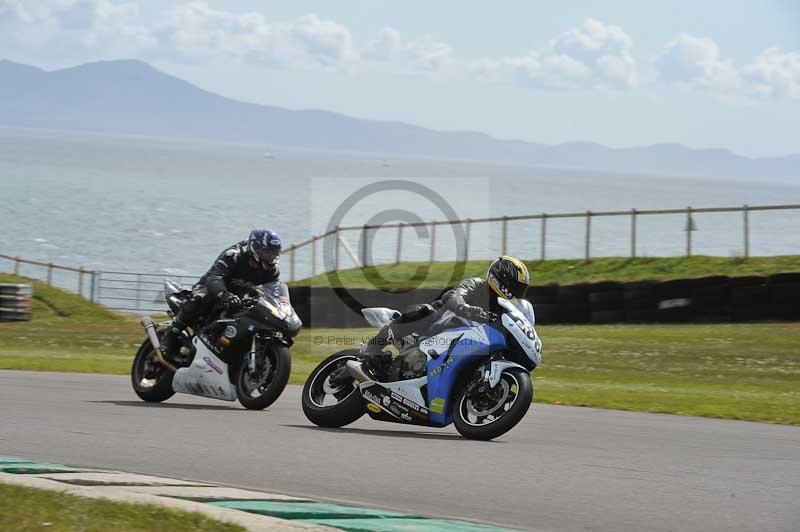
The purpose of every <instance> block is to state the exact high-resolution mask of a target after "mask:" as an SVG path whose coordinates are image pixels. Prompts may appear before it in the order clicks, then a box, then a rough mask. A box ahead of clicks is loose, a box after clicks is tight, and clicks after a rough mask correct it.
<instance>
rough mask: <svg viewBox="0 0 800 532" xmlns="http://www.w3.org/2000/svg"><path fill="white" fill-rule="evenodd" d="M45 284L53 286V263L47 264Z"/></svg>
mask: <svg viewBox="0 0 800 532" xmlns="http://www.w3.org/2000/svg"><path fill="white" fill-rule="evenodd" d="M47 284H53V263H52V262H49V263H47Z"/></svg>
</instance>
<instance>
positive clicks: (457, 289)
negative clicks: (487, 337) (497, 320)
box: [442, 277, 500, 321]
mask: <svg viewBox="0 0 800 532" xmlns="http://www.w3.org/2000/svg"><path fill="white" fill-rule="evenodd" d="M442 306H443V308H444V309H446V310H452V311H453V312H454V313H455V314H458V315H459V316H461V317H464V318H467V319H468V320H473V321H485V317H486V313H487V312H492V313H495V314H496V313H497V312H498V311H499V310H500V305H498V304H497V294H496V293H495V292H494V290H492V288H491V287H490V286H489V283H487V282H486V279H481V278H480V277H472V278H470V279H464V280H463V281H461V282H460V283H458V284H457V285H456V286H454V287H453V288H452V289H451V290H448V291H447V292H445V293H444V295H442Z"/></svg>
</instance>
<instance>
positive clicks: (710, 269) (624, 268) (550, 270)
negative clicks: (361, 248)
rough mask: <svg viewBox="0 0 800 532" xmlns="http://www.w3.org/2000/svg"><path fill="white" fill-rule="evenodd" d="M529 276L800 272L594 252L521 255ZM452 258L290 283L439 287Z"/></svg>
mask: <svg viewBox="0 0 800 532" xmlns="http://www.w3.org/2000/svg"><path fill="white" fill-rule="evenodd" d="M525 264H526V265H527V266H528V268H529V269H530V271H531V278H532V279H533V282H534V283H535V284H537V285H541V284H549V283H559V284H575V283H583V282H595V281H639V280H645V279H649V280H656V281H665V280H669V279H688V278H696V277H704V276H707V275H729V276H741V275H771V274H774V273H783V272H800V255H784V256H778V257H750V258H748V259H744V258H726V257H708V256H702V255H698V256H694V257H661V258H636V259H630V258H620V257H611V258H599V259H593V260H591V261H589V262H586V261H584V260H582V259H563V260H546V261H536V260H526V261H525ZM454 266H455V265H454V263H452V262H434V263H432V264H428V263H417V262H403V263H400V264H386V265H379V266H369V267H367V268H361V269H359V268H353V269H349V270H341V271H339V272H338V278H334V277H331V278H330V279H329V278H328V276H327V275H325V274H322V275H317V276H315V277H311V278H308V279H304V280H301V281H297V282H296V283H293V284H294V285H297V286H330V285H334V286H346V287H348V288H373V287H378V288H390V289H395V290H399V289H406V288H410V287H421V288H444V287H447V286H449V285H450V284H452V283H451V280H450V276H451V275H452V274H453V270H454ZM488 267H489V261H468V262H466V263H465V264H464V273H463V277H474V276H479V277H482V276H484V275H485V274H486V269H487V268H488Z"/></svg>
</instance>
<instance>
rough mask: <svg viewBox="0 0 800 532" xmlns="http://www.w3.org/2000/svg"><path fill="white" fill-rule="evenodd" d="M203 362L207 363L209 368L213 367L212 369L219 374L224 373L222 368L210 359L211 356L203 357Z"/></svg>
mask: <svg viewBox="0 0 800 532" xmlns="http://www.w3.org/2000/svg"><path fill="white" fill-rule="evenodd" d="M203 362H205V363H206V364H207V365H208V367H209V368H211V369H213V370H214V371H216V372H217V373H219V374H220V375H222V374H223V373H224V371H223V369H222V368H221V367H219V366H217V365H216V364H215V363H214V361H213V360H211V357H203Z"/></svg>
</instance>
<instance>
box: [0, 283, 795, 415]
mask: <svg viewBox="0 0 800 532" xmlns="http://www.w3.org/2000/svg"><path fill="white" fill-rule="evenodd" d="M49 290H55V291H56V292H60V291H58V290H56V289H52V288H50V289H49ZM48 293H49V292H48V291H46V290H44V289H42V290H41V291H39V288H38V287H37V298H42V301H39V299H37V301H39V302H37V303H36V304H35V305H34V319H33V321H31V322H25V323H0V369H24V370H44V371H77V372H94V373H111V374H123V375H124V374H127V373H128V372H129V370H130V364H131V360H132V358H133V355H134V353H135V352H136V349H137V347H138V346H139V344H140V343H141V342H142V341H143V339H144V333H143V331H142V329H141V327H139V325H138V323H137V322H136V320H135V319H134V318H128V317H121V316H119V315H116V314H112V313H109V312H107V311H105V310H102V309H100V310H99V311H97V310H96V309H95V308H91V309H88V310H86V311H84V310H82V309H80V308H77V307H76V308H77V310H75V312H73V313H72V314H71V315H68V316H62V315H60V314H59V313H58V312H56V311H54V310H53V306H54V303H53V302H52V301H51V300H50V299H48V298H49V296H48ZM62 294H63V293H62ZM59 297H64V296H62V295H61V294H59ZM66 297H68V298H69V297H75V296H69V295H67V296H66ZM76 305H77V304H76ZM537 329H538V331H539V334H540V336H541V337H542V340H543V341H544V346H545V351H544V358H543V362H542V366H541V367H540V368H539V369H537V370H536V371H535V372H534V389H535V396H536V401H537V402H545V403H554V404H569V405H581V406H595V407H601V408H615V409H623V410H638V411H646V412H665V413H674V414H691V415H700V416H710V417H721V418H728V419H748V420H754V421H767V422H773V423H787V424H796V425H800V323H747V324H713V325H712V324H708V325H705V324H703V325H700V324H697V325H696V324H681V325H596V326H594V325H581V326H565V325H561V326H557V325H549V326H548V325H543V326H540V327H538V328H537ZM373 333H374V331H373V330H372V329H305V330H303V331H302V332H301V334H300V336H299V337H298V340H297V343H296V345H295V346H294V347H293V348H292V360H293V362H292V364H293V368H292V377H291V382H292V383H294V384H302V383H303V382H304V381H305V378H306V376H307V375H308V374H309V372H310V371H311V370H312V369H313V368H314V366H315V365H316V364H317V363H318V362H319V361H320V360H321V359H322V358H324V357H326V356H327V355H329V354H331V353H333V352H336V351H339V350H341V349H345V348H347V347H352V346H358V345H360V343H361V342H362V341H363V340H364V339H366V338H369V336H370V335H372V334H373Z"/></svg>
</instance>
